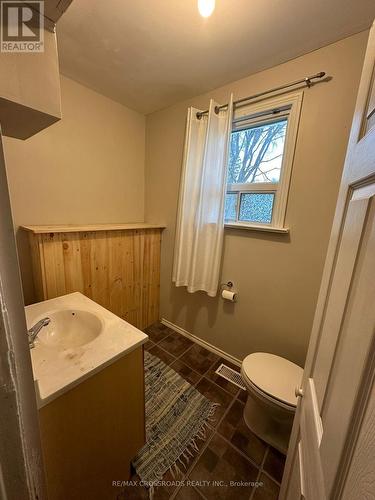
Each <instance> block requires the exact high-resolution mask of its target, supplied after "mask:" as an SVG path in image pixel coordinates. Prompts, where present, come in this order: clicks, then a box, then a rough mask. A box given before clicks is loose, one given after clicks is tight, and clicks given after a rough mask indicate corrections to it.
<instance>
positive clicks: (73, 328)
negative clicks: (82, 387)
mask: <svg viewBox="0 0 375 500" xmlns="http://www.w3.org/2000/svg"><path fill="white" fill-rule="evenodd" d="M25 312H26V322H27V327H28V328H31V327H32V326H33V325H35V324H36V323H37V322H38V321H39V320H41V319H43V318H50V320H51V321H50V323H49V324H48V325H47V326H44V327H43V328H42V329H41V330H40V332H39V334H38V336H37V337H36V339H35V342H34V347H33V348H32V349H30V354H31V362H32V366H33V373H34V381H35V390H36V397H37V403H38V407H39V408H41V407H42V406H45V405H46V404H48V403H49V402H50V401H52V400H53V399H55V398H57V397H59V396H61V395H62V394H64V392H66V391H68V390H70V389H72V388H73V387H74V386H76V385H78V384H79V383H81V382H82V381H83V380H85V379H87V378H88V377H90V376H92V375H94V374H95V373H97V372H98V371H100V370H103V369H104V368H105V367H106V366H108V365H110V364H111V363H114V362H115V361H116V360H117V359H119V358H120V357H122V356H124V355H125V354H127V353H129V352H131V351H132V350H133V349H136V348H137V347H139V346H141V345H142V344H144V343H145V342H146V341H147V338H148V337H147V335H145V334H144V333H143V332H141V331H140V330H138V329H137V328H135V327H134V326H132V325H130V324H129V323H127V322H126V321H124V320H123V319H121V318H119V317H118V316H116V315H114V314H113V313H111V312H109V311H108V310H107V309H104V307H101V306H100V305H99V304H96V303H95V302H93V301H92V300H90V299H89V298H87V297H85V296H84V295H82V294H81V293H78V292H76V293H71V294H69V295H64V296H62V297H57V298H55V299H51V300H46V301H45V302H39V303H38V304H33V305H31V306H27V307H26V308H25ZM124 383H126V382H125V381H124Z"/></svg>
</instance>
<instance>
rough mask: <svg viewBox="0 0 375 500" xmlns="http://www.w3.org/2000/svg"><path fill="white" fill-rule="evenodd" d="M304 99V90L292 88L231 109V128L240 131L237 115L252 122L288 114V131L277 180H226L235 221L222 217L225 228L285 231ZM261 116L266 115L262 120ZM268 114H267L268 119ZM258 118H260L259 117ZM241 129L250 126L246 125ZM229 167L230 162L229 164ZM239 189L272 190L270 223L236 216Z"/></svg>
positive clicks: (245, 190) (249, 190)
mask: <svg viewBox="0 0 375 500" xmlns="http://www.w3.org/2000/svg"><path fill="white" fill-rule="evenodd" d="M302 100H303V91H299V92H293V93H290V94H288V95H285V96H279V97H273V98H270V99H267V100H264V101H262V102H259V103H254V104H249V105H247V106H243V107H241V108H239V109H237V110H235V112H234V116H233V128H232V132H235V131H239V130H241V128H239V127H235V126H234V125H235V123H236V121H238V119H243V118H246V117H249V121H251V119H252V117H254V115H255V119H254V121H253V123H254V125H255V124H259V125H261V124H266V123H267V122H268V123H271V122H272V121H279V120H280V119H281V118H282V117H283V116H287V120H288V122H287V131H286V136H285V142H284V151H283V159H282V164H281V170H280V179H279V182H276V183H272V182H253V183H245V184H227V189H226V193H225V195H227V194H229V193H237V207H236V217H237V220H236V221H229V220H228V221H224V225H225V227H228V228H244V229H258V230H263V231H275V232H288V231H289V228H287V227H285V216H286V209H287V202H288V195H289V187H290V181H291V175H292V168H293V161H294V154H295V148H296V142H297V134H298V127H299V121H300V116H301V108H302ZM279 109H281V111H280V112H279V113H277V114H275V115H274V116H275V117H274V118H273V119H272V118H271V116H272V113H273V112H274V111H276V110H279ZM262 116H264V117H265V118H264V119H263V120H262ZM267 116H269V117H270V118H268V119H267ZM258 118H259V119H258ZM243 128H244V129H247V128H250V127H248V126H246V125H244V127H243ZM228 169H229V164H228ZM242 193H273V194H274V202H273V207H272V219H271V222H270V223H259V222H246V221H240V220H238V216H239V210H240V203H241V194H242Z"/></svg>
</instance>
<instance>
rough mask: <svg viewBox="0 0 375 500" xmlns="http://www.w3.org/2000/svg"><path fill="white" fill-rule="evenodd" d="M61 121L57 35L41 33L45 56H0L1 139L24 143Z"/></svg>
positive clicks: (8, 54)
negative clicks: (4, 136)
mask: <svg viewBox="0 0 375 500" xmlns="http://www.w3.org/2000/svg"><path fill="white" fill-rule="evenodd" d="M60 119H61V95H60V75H59V62H58V54H57V42H56V34H55V33H53V32H51V31H47V30H45V31H44V52H40V53H10V52H0V124H1V129H2V133H3V135H6V136H10V137H15V138H17V139H27V138H28V137H31V136H32V135H34V134H36V133H38V132H40V131H41V130H43V129H45V128H47V127H49V126H50V125H52V124H53V123H55V122H57V121H58V120H60Z"/></svg>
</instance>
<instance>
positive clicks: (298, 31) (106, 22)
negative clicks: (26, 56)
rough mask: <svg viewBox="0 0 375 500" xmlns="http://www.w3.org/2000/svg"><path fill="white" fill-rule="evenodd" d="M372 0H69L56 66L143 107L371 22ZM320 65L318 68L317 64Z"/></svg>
mask: <svg viewBox="0 0 375 500" xmlns="http://www.w3.org/2000/svg"><path fill="white" fill-rule="evenodd" d="M374 16H375V1H374V0H216V10H215V12H214V13H213V15H212V16H211V17H210V18H208V19H204V18H202V17H201V16H200V15H199V13H198V10H197V0H136V1H133V0H105V1H103V0H74V1H73V3H72V5H71V6H70V7H69V9H68V10H67V12H66V13H65V14H64V16H63V17H62V18H61V19H60V21H59V22H58V25H57V35H58V45H59V55H60V66H61V72H62V74H64V75H66V76H68V77H70V78H72V79H74V80H76V81H78V82H80V83H83V84H84V85H87V86H88V87H91V88H92V89H94V90H96V91H98V92H100V93H101V94H104V95H106V96H108V97H110V98H112V99H114V100H116V101H118V102H120V103H122V104H124V105H126V106H128V107H130V108H132V109H135V110H137V111H140V112H142V113H145V114H148V113H151V112H153V111H156V110H158V109H161V108H164V107H166V106H169V105H171V104H174V103H176V102H178V101H181V100H184V99H187V98H189V97H192V96H195V95H198V94H201V93H204V92H207V91H209V90H212V89H214V88H217V87H219V86H221V85H224V84H226V83H229V82H231V81H234V80H237V79H240V78H243V77H245V76H247V75H249V74H251V73H255V72H257V71H260V70H262V69H265V68H269V67H271V66H274V65H276V64H280V63H282V62H285V61H287V60H289V59H292V58H294V57H297V56H299V55H301V54H304V53H307V52H310V51H312V50H315V49H317V48H319V47H322V46H324V45H327V44H329V43H332V42H335V41H337V40H339V39H341V38H344V37H346V36H349V35H351V34H354V33H357V32H359V31H362V30H364V29H366V28H368V27H369V26H370V25H371V22H372V19H373V18H374ZM319 69H321V68H317V70H319Z"/></svg>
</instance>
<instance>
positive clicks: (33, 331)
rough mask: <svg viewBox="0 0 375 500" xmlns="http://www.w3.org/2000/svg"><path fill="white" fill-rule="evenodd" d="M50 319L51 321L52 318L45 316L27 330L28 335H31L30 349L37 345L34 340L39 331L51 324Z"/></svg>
mask: <svg viewBox="0 0 375 500" xmlns="http://www.w3.org/2000/svg"><path fill="white" fill-rule="evenodd" d="M50 321H51V320H50V318H43V319H41V320H40V321H38V322H37V323H35V325H34V326H32V327H31V328H30V329H29V330H28V331H27V335H28V337H29V347H30V349H32V348H33V347H35V344H34V340H35V339H36V338H37V336H38V333H39V332H40V330H41V329H42V328H43V327H44V326H47V325H49V323H50Z"/></svg>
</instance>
